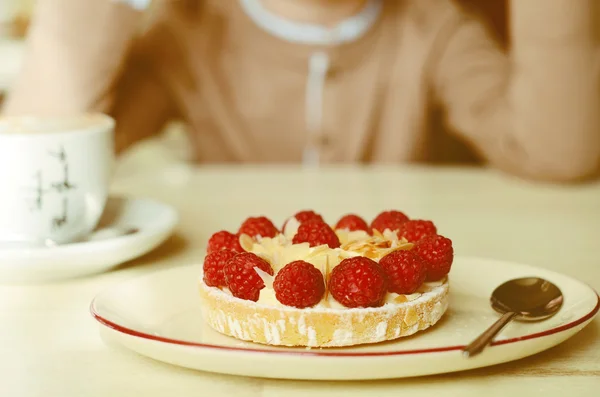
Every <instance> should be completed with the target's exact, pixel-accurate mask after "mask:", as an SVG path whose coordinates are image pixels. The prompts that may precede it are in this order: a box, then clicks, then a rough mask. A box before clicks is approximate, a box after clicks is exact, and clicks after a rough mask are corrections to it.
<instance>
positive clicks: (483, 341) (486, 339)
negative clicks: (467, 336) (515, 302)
mask: <svg viewBox="0 0 600 397" xmlns="http://www.w3.org/2000/svg"><path fill="white" fill-rule="evenodd" d="M516 314H517V313H513V312H508V313H504V314H503V315H502V317H500V318H499V319H498V321H496V322H495V323H494V324H492V326H491V327H489V328H488V329H486V330H485V331H483V333H482V334H481V335H479V336H478V337H477V339H475V340H474V341H473V342H471V343H470V344H469V345H468V346H467V347H465V348H464V349H463V355H464V356H465V357H473V356H476V355H477V354H479V353H481V352H482V351H483V349H485V347H486V346H487V345H488V344H489V343H490V342H491V341H492V339H494V336H496V335H497V334H498V332H500V331H501V330H502V328H504V326H505V325H506V324H508V323H509V322H510V320H512V319H513V318H514V317H515V316H516Z"/></svg>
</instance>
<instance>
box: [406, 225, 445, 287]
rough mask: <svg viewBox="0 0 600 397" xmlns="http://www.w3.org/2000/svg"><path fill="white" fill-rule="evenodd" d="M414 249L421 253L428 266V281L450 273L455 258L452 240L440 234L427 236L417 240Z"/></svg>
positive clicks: (418, 253) (416, 252)
mask: <svg viewBox="0 0 600 397" xmlns="http://www.w3.org/2000/svg"><path fill="white" fill-rule="evenodd" d="M413 251H414V252H415V254H417V255H419V256H420V257H421V259H423V262H424V263H425V267H426V268H427V281H436V280H440V279H442V278H443V277H444V276H445V275H446V274H448V273H450V267H452V261H453V260H454V249H453V248H452V240H450V239H449V238H446V237H444V236H440V235H437V234H436V235H433V236H427V237H424V238H422V239H421V240H419V241H417V243H416V244H415V246H414V248H413Z"/></svg>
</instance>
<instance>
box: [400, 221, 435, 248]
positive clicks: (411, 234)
mask: <svg viewBox="0 0 600 397" xmlns="http://www.w3.org/2000/svg"><path fill="white" fill-rule="evenodd" d="M435 234H437V228H436V227H435V225H434V224H433V222H431V221H423V220H412V221H406V222H404V223H403V224H402V226H401V227H400V231H399V232H398V237H399V238H405V239H406V240H408V241H410V242H411V243H414V242H416V241H419V240H420V239H422V238H423V237H425V236H431V235H435Z"/></svg>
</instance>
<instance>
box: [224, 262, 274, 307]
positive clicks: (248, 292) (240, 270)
mask: <svg viewBox="0 0 600 397" xmlns="http://www.w3.org/2000/svg"><path fill="white" fill-rule="evenodd" d="M255 267H258V268H259V269H261V270H263V271H265V272H267V273H269V274H270V275H273V269H272V268H271V265H270V264H269V262H267V261H266V260H264V259H262V258H261V257H259V256H257V255H255V254H253V253H251V252H244V253H241V254H237V255H236V256H234V257H233V258H231V259H230V260H229V261H228V262H227V263H226V264H225V266H224V267H223V273H224V274H225V280H226V281H227V286H228V287H229V290H230V291H231V293H232V294H233V296H235V297H236V298H240V299H246V300H250V301H254V302H256V301H257V300H258V297H259V296H260V290H261V289H263V288H264V287H265V283H264V282H263V280H262V278H260V276H259V275H258V274H257V273H256V270H254V268H255Z"/></svg>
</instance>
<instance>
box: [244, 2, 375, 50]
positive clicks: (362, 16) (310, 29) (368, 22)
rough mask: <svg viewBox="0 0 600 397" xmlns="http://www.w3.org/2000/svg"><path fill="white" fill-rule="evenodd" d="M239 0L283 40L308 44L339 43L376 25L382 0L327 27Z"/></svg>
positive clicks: (263, 24) (349, 40) (250, 14)
mask: <svg viewBox="0 0 600 397" xmlns="http://www.w3.org/2000/svg"><path fill="white" fill-rule="evenodd" d="M239 1H240V3H241V5H242V8H243V9H244V11H245V12H246V14H247V15H248V16H249V17H250V18H251V19H252V20H253V21H254V23H256V24H257V25H258V26H259V27H260V28H261V29H263V30H265V31H267V32H268V33H270V34H272V35H273V36H276V37H279V38H281V39H283V40H286V41H290V42H293V43H300V44H309V45H336V44H343V43H347V42H351V41H355V40H357V39H358V38H359V37H361V36H363V35H364V34H365V33H366V32H367V31H368V30H369V28H371V26H373V24H374V23H375V22H376V21H377V19H378V18H379V15H380V14H381V10H382V0H369V2H368V3H367V5H366V6H365V7H364V8H363V9H362V11H361V12H359V13H358V14H356V15H354V16H353V17H351V18H348V19H346V20H345V21H342V22H340V23H339V24H337V25H336V26H334V27H333V28H327V27H324V26H322V25H315V24H309V23H300V22H293V21H290V20H288V19H285V18H283V17H280V16H278V15H276V14H274V13H272V12H270V11H269V10H267V9H266V8H264V6H263V4H262V3H261V1H260V0H239Z"/></svg>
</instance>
